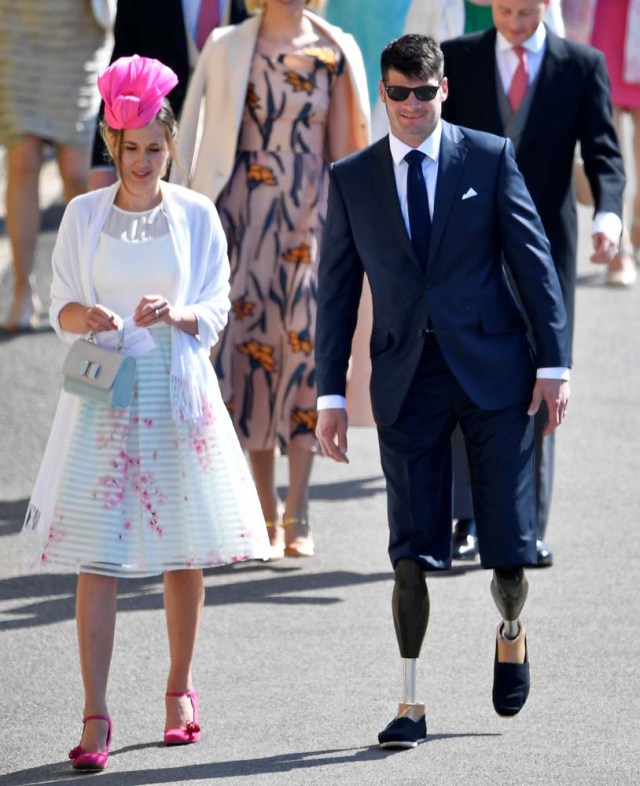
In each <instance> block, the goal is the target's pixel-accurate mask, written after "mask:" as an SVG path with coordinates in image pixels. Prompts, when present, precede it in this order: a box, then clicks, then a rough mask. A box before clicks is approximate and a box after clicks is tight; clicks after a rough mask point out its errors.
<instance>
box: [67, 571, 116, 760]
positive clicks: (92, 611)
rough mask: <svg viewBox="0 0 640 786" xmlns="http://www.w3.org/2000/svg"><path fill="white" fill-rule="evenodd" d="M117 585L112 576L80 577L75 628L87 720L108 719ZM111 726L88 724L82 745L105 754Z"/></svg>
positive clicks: (87, 575) (91, 722) (92, 575)
mask: <svg viewBox="0 0 640 786" xmlns="http://www.w3.org/2000/svg"><path fill="white" fill-rule="evenodd" d="M117 590H118V584H117V580H116V579H115V578H112V577H110V576H97V575H95V574H93V573H81V574H80V575H79V576H78V589H77V594H76V625H77V629H78V649H79V652H80V669H81V672H82V682H83V685H84V716H85V717H87V716H88V715H108V714H109V712H108V709H107V680H108V678H109V667H110V665H111V655H112V653H113V638H114V632H115V624H116V605H117ZM107 731H108V724H107V722H106V721H101V720H93V721H88V722H87V723H86V724H85V727H84V732H83V734H82V740H81V742H80V745H81V746H82V748H83V749H84V750H85V751H86V752H89V753H95V752H97V751H101V750H104V748H105V747H106V744H107Z"/></svg>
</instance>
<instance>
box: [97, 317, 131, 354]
mask: <svg viewBox="0 0 640 786" xmlns="http://www.w3.org/2000/svg"><path fill="white" fill-rule="evenodd" d="M115 320H116V327H117V329H118V341H117V342H116V352H122V350H123V349H124V320H123V319H122V317H119V316H118V315H117V314H115ZM89 341H92V342H93V343H94V344H97V343H98V342H97V341H96V335H95V333H90V334H89Z"/></svg>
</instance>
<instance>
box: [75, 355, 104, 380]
mask: <svg viewBox="0 0 640 786" xmlns="http://www.w3.org/2000/svg"><path fill="white" fill-rule="evenodd" d="M79 372H80V375H81V376H83V377H87V379H95V378H96V377H97V376H98V374H99V373H100V363H95V362H94V361H92V360H83V361H82V363H81V364H80V368H79Z"/></svg>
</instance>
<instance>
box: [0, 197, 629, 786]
mask: <svg viewBox="0 0 640 786" xmlns="http://www.w3.org/2000/svg"><path fill="white" fill-rule="evenodd" d="M56 211H57V213H56ZM59 214H60V209H59V207H54V208H52V210H51V211H50V216H49V218H50V220H49V224H50V228H49V229H45V231H44V232H43V234H42V236H41V242H40V245H39V251H38V259H37V272H38V277H39V282H40V283H39V286H40V288H41V291H40V294H41V295H42V296H43V297H45V298H46V293H47V289H48V269H49V264H50V263H49V255H50V253H51V246H52V243H53V239H54V234H55V220H54V218H55V216H56V215H57V217H58V220H59ZM580 217H581V227H582V230H581V246H580V285H579V288H578V298H577V327H576V352H575V368H574V372H573V379H572V386H573V391H574V396H573V400H572V404H571V409H570V413H569V416H568V419H567V422H566V424H565V425H564V426H563V427H562V429H561V431H560V433H559V435H558V448H557V471H556V480H557V482H556V490H555V501H554V506H553V517H552V521H551V523H550V527H549V542H550V544H551V546H552V548H553V550H554V554H555V557H556V564H555V566H554V567H553V568H552V569H550V570H545V571H531V573H530V576H529V578H530V582H531V593H530V599H529V602H528V604H527V608H526V610H525V622H526V624H527V629H528V631H529V647H530V657H531V664H532V680H533V687H532V692H531V697H530V700H529V702H528V703H527V706H526V707H525V709H524V710H523V711H522V713H521V714H520V715H519V716H518V717H516V718H514V719H512V720H505V719H502V718H499V717H497V716H496V715H495V714H494V712H493V709H492V707H491V672H492V658H493V646H494V644H493V641H494V639H493V637H494V628H495V624H496V622H497V614H496V611H495V609H494V607H493V603H492V601H491V598H490V595H489V579H490V576H489V575H487V574H486V573H485V572H483V571H482V570H480V569H479V568H478V566H477V565H468V566H465V565H463V564H459V565H457V566H456V567H455V569H454V570H452V571H451V572H449V573H446V574H444V575H441V576H438V577H437V578H433V579H432V580H431V582H430V587H431V590H430V591H431V599H432V613H431V623H430V627H429V632H428V635H427V639H426V643H425V648H424V653H423V657H422V658H421V662H420V664H419V688H420V694H421V696H422V697H424V699H425V701H426V704H427V718H428V725H429V739H428V741H427V742H426V743H425V744H424V745H421V746H420V747H419V748H418V749H417V750H414V751H410V752H406V753H399V754H398V753H388V752H382V751H380V750H379V749H378V748H377V747H376V744H375V742H376V734H377V732H378V730H379V729H380V728H382V727H383V726H384V725H385V724H386V723H387V721H388V720H389V719H390V718H391V716H392V715H393V714H394V712H395V705H396V702H397V701H398V700H399V698H400V696H399V694H400V688H401V669H400V662H399V658H398V654H397V646H396V643H395V638H394V635H393V627H392V620H391V612H390V594H391V587H392V581H391V572H390V568H389V564H388V562H387V557H386V551H385V549H386V524H385V495H384V484H383V480H382V476H381V471H380V466H379V460H378V451H377V446H376V439H375V433H374V432H373V431H372V430H368V429H360V430H353V433H352V434H351V441H350V456H351V463H350V464H349V465H348V466H346V467H345V466H342V465H336V464H333V463H330V462H329V461H328V460H318V462H317V465H316V468H315V471H314V477H313V488H312V501H311V518H312V522H313V526H314V529H315V532H316V539H317V548H318V554H317V557H315V558H314V559H311V560H308V561H295V560H283V561H281V562H279V563H275V564H244V565H236V566H234V567H232V568H226V569H223V570H219V571H209V572H207V576H206V586H207V598H206V610H205V614H204V620H203V625H202V632H201V636H200V641H199V647H198V654H197V660H196V664H195V680H196V684H197V686H198V688H199V690H200V694H201V724H202V727H203V730H204V732H203V737H202V741H201V742H200V743H199V744H197V745H194V746H187V747H183V748H177V749H165V748H164V747H162V746H161V745H160V744H159V740H160V739H161V736H162V724H163V698H162V696H163V692H164V680H165V674H166V664H167V648H166V641H165V632H164V622H163V613H162V587H161V583H160V581H158V580H157V579H150V580H140V581H129V582H125V581H123V582H121V589H120V602H119V617H118V628H117V636H116V643H115V653H114V659H113V666H112V672H111V683H110V711H111V713H112V715H113V718H114V724H115V726H114V743H113V755H112V757H111V760H110V766H109V769H108V770H107V771H106V772H105V773H104V774H102V775H101V776H100V783H101V784H103V786H109V785H111V786H141V785H143V784H144V785H147V784H148V785H152V784H180V786H182V785H183V784H184V785H185V786H186V784H221V785H227V784H229V785H230V784H234V786H244V785H245V784H247V786H315V784H318V785H321V786H328V785H330V786H333V784H350V785H353V786H376V785H377V784H380V786H389V785H390V784H391V785H392V786H410V785H412V784H416V786H417V785H418V784H420V786H425V784H438V786H458V785H459V784H471V785H472V786H483V785H484V784H487V786H496V785H497V786H503V785H504V786H507V785H508V786H530V785H533V784H544V786H548V785H549V784H558V786H631V785H632V784H633V785H634V786H637V784H638V783H640V752H639V746H638V739H639V737H638V717H640V679H639V675H638V658H637V652H638V650H639V649H640V627H639V626H638V625H637V620H638V618H639V615H640V591H639V589H638V586H639V585H638V579H637V577H638V564H639V560H640V539H639V538H638V537H637V534H636V533H637V529H638V521H639V519H640V483H639V481H638V477H639V472H638V456H639V455H640V407H639V406H638V402H639V401H640V363H639V362H638V358H640V318H639V314H640V310H639V306H640V288H636V289H635V290H632V291H614V290H611V289H608V288H606V287H603V286H602V285H601V273H600V271H598V270H596V269H594V268H593V267H592V266H590V265H589V263H588V262H587V248H588V235H587V231H588V230H587V226H588V224H587V219H588V216H587V215H586V214H585V213H584V212H583V213H581V216H580ZM7 285H8V273H7V271H5V272H4V273H0V313H4V309H5V308H6V307H7ZM63 356H64V347H62V346H61V344H60V342H59V341H58V340H57V338H56V337H55V335H54V334H53V333H51V332H44V333H39V334H36V335H22V336H18V337H16V338H12V339H8V340H6V339H5V340H2V341H0V391H2V397H3V402H2V403H3V406H2V407H1V408H0V434H1V435H2V442H1V448H0V546H1V548H0V663H1V664H2V667H1V671H0V675H1V678H0V707H1V709H0V785H1V786H28V785H29V786H30V785H35V784H44V783H55V784H74V786H77V784H78V782H79V781H78V777H77V776H76V777H72V776H71V771H70V767H69V762H68V761H67V760H66V752H67V750H68V749H69V748H70V747H72V746H73V745H75V744H77V740H78V738H79V734H80V729H81V710H82V693H81V686H80V679H79V674H78V658H77V654H76V644H75V625H74V620H73V614H74V601H73V594H74V586H75V580H74V578H73V577H71V576H68V575H57V574H56V575H38V574H35V573H34V572H33V571H31V570H29V569H28V568H26V567H25V566H24V563H23V561H22V552H21V546H20V540H19V535H18V533H19V530H20V525H21V520H22V518H23V516H24V512H25V508H26V502H27V499H28V496H29V493H30V489H31V487H32V484H33V481H34V478H35V475H36V472H37V468H38V464H39V460H40V456H41V454H42V451H43V449H44V445H45V442H46V439H47V435H48V430H49V426H50V423H51V417H52V414H53V410H54V408H55V402H56V398H57V391H58V390H59V387H60V384H61V375H60V365H61V361H62V358H63ZM285 469H286V467H285V464H284V462H281V463H279V465H278V472H279V479H280V482H281V483H284V482H285Z"/></svg>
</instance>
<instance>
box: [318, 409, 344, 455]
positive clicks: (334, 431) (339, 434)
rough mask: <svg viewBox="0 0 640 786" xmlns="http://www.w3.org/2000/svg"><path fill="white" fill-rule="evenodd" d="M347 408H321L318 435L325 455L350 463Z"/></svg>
mask: <svg viewBox="0 0 640 786" xmlns="http://www.w3.org/2000/svg"><path fill="white" fill-rule="evenodd" d="M347 424H348V421H347V411H346V409H321V410H319V411H318V425H317V426H316V436H317V437H318V439H319V441H320V447H321V448H322V452H323V453H324V455H325V456H329V457H330V458H332V459H333V460H334V461H341V462H342V463H343V464H348V463H349V459H348V458H347Z"/></svg>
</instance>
